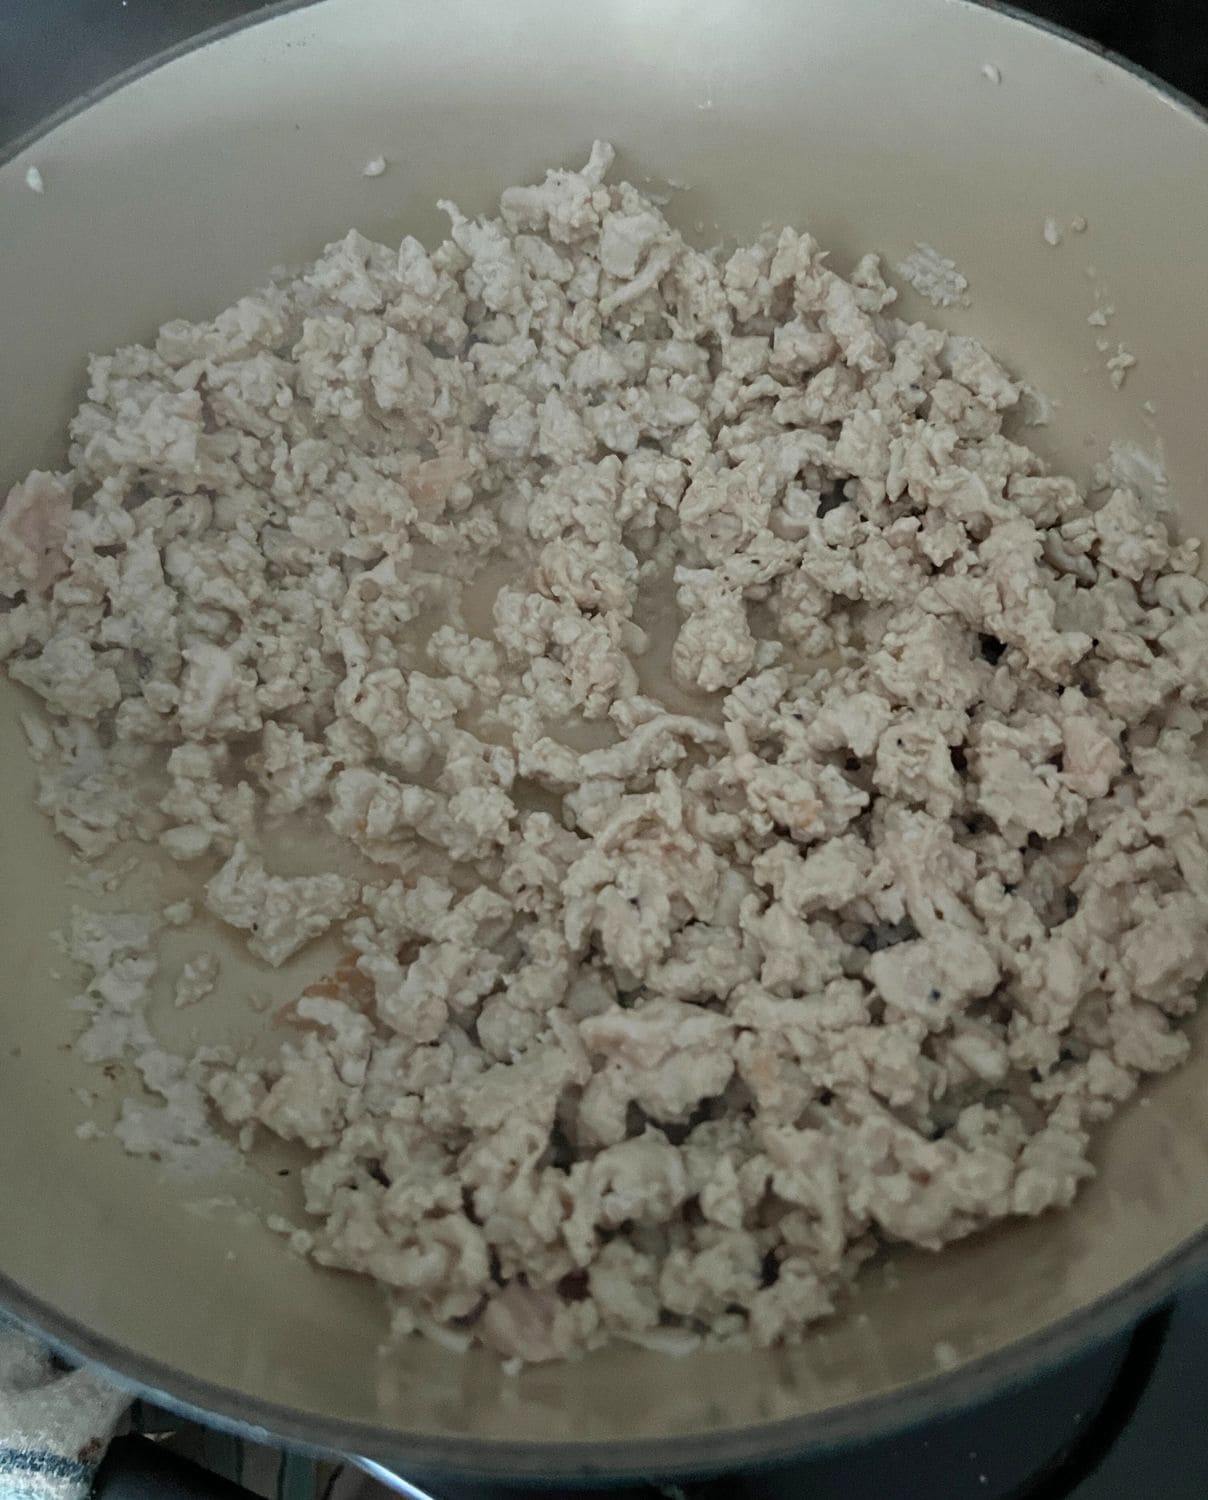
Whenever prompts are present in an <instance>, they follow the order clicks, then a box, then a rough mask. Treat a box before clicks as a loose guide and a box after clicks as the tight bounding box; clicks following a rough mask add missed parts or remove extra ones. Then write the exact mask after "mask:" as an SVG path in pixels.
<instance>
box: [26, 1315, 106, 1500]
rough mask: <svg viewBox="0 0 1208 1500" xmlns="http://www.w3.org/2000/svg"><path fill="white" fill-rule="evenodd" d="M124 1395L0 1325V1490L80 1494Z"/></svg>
mask: <svg viewBox="0 0 1208 1500" xmlns="http://www.w3.org/2000/svg"><path fill="white" fill-rule="evenodd" d="M129 1405H130V1397H129V1395H127V1394H126V1392H124V1391H119V1390H116V1389H115V1388H114V1387H113V1386H112V1385H110V1384H108V1383H107V1382H106V1381H103V1380H100V1379H98V1377H97V1376H95V1375H93V1374H92V1372H91V1371H89V1370H64V1369H61V1368H59V1367H58V1366H56V1365H55V1363H54V1361H53V1360H52V1359H51V1357H50V1355H49V1353H48V1352H47V1351H46V1349H45V1348H44V1347H43V1346H42V1345H41V1344H40V1343H38V1341H37V1340H36V1339H32V1338H30V1337H29V1335H28V1334H26V1333H24V1332H22V1331H21V1330H20V1329H17V1328H14V1327H12V1326H11V1325H8V1324H0V1497H3V1500H87V1496H88V1494H89V1491H90V1490H91V1489H92V1479H93V1475H94V1474H95V1472H96V1467H97V1465H98V1464H99V1463H100V1461H101V1459H102V1458H104V1456H105V1450H106V1448H107V1447H108V1445H109V1439H110V1438H111V1437H112V1436H113V1434H114V1431H115V1430H116V1428H117V1426H118V1424H119V1423H120V1422H121V1421H122V1419H123V1418H124V1416H125V1415H126V1411H127V1409H128V1407H129Z"/></svg>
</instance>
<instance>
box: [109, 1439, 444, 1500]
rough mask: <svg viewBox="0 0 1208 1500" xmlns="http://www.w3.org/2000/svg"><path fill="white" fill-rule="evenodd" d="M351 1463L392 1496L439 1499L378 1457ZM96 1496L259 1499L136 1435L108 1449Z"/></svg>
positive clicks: (118, 1499)
mask: <svg viewBox="0 0 1208 1500" xmlns="http://www.w3.org/2000/svg"><path fill="white" fill-rule="evenodd" d="M348 1462H349V1463H352V1464H355V1465H356V1466H357V1468H359V1469H361V1470H362V1471H363V1472H364V1473H366V1474H368V1475H370V1476H371V1477H372V1478H373V1479H376V1480H377V1482H378V1483H379V1484H380V1485H382V1486H383V1487H384V1488H385V1489H387V1490H390V1491H391V1492H392V1493H393V1494H396V1495H405V1496H407V1497H408V1500H436V1497H435V1496H434V1495H431V1494H429V1492H428V1491H427V1490H421V1489H420V1488H419V1486H418V1485H414V1484H410V1483H409V1482H408V1481H407V1480H405V1479H403V1478H402V1477H401V1476H400V1475H398V1474H396V1473H395V1472H394V1471H393V1470H392V1469H387V1468H386V1467H385V1465H383V1464H379V1463H375V1462H374V1460H373V1459H370V1458H350V1459H349V1460H348ZM92 1500H256V1497H255V1496H254V1495H253V1494H252V1492H251V1490H245V1489H244V1488H243V1487H242V1486H241V1485H238V1484H235V1483H233V1482H232V1481H231V1480H229V1479H223V1478H221V1477H220V1476H219V1475H217V1474H211V1473H210V1472H209V1470H208V1469H203V1468H202V1467H201V1466H200V1465H199V1464H195V1463H191V1462H190V1461H189V1460H188V1459H187V1458H181V1457H179V1455H177V1454H175V1453H170V1452H168V1451H166V1450H165V1449H164V1448H162V1447H161V1446H160V1445H159V1444H158V1443H153V1442H151V1441H150V1440H149V1439H148V1438H145V1437H137V1436H135V1435H134V1434H133V1433H131V1434H130V1435H128V1436H126V1437H120V1438H114V1440H113V1442H112V1443H110V1445H109V1452H108V1453H107V1454H106V1455H105V1460H104V1462H103V1463H102V1464H101V1467H100V1468H99V1469H98V1470H97V1476H96V1481H95V1483H94V1485H93V1490H92Z"/></svg>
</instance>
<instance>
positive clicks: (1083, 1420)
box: [0, 0, 1208, 1500]
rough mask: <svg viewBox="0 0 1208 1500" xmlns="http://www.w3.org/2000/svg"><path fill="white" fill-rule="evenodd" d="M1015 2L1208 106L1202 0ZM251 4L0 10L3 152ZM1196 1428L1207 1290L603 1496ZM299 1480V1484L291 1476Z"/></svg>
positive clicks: (1027, 1498)
mask: <svg viewBox="0 0 1208 1500" xmlns="http://www.w3.org/2000/svg"><path fill="white" fill-rule="evenodd" d="M500 3H506V0H500ZM1016 3H1017V5H1018V7H1019V8H1020V9H1023V10H1028V11H1031V12H1033V13H1034V14H1036V15H1038V16H1043V17H1045V18H1046V19H1049V20H1053V21H1057V22H1060V23H1062V24H1064V25H1066V26H1069V27H1070V28H1072V29H1073V30H1075V31H1078V32H1081V33H1082V34H1083V35H1086V36H1090V37H1093V38H1094V39H1095V40H1097V41H1098V42H1100V43H1101V44H1102V45H1104V46H1106V47H1109V48H1111V49H1112V50H1114V51H1116V52H1119V53H1121V54H1123V55H1124V56H1126V57H1128V58H1131V59H1132V60H1133V61H1134V62H1137V63H1139V64H1141V65H1142V66H1143V67H1146V68H1149V69H1150V70H1151V71H1153V72H1155V73H1157V74H1158V75H1159V76H1161V77H1163V78H1165V79H1166V80H1167V81H1169V82H1170V83H1172V84H1174V85H1175V86H1176V87H1177V88H1180V89H1182V90H1184V91H1185V92H1186V93H1189V94H1191V95H1192V96H1193V97H1196V98H1198V99H1200V100H1202V101H1204V102H1206V103H1208V27H1205V26H1204V24H1203V18H1202V0H1016ZM263 4H264V0H0V80H3V83H2V86H0V142H3V141H5V140H11V139H13V138H14V137H16V136H18V135H20V134H22V133H24V132H25V131H26V130H28V129H30V128H31V127H32V126H33V125H35V124H36V122H37V121H38V120H39V119H41V118H43V117H44V116H45V115H47V114H49V113H50V112H52V111H53V110H54V109H56V108H58V107H59V106H60V105H61V104H63V103H65V102H67V101H68V100H70V99H72V98H74V97H76V96H78V95H80V94H82V93H84V92H86V91H87V90H89V89H90V88H93V87H95V86H97V85H98V84H100V83H102V82H103V81H104V80H105V79H107V78H110V77H112V76H113V75H114V74H115V73H117V72H120V71H121V70H123V69H125V68H127V67H130V66H132V65H134V64H135V63H137V62H139V61H141V60H142V59H143V58H145V57H147V56H150V55H152V54H154V53H156V52H159V51H162V50H163V49H165V48H167V47H169V46H172V45H174V44H175V43H178V42H180V41H183V40H185V39H186V38H188V37H189V36H190V35H193V34H195V33H196V32H198V31H201V30H204V29H205V28H207V27H210V26H213V25H216V24H218V23H219V22H222V21H227V20H231V19H234V18H236V17H239V16H243V15H248V14H251V13H252V12H254V11H256V10H258V9H260V8H262V5H263ZM1206 1417H1208V1286H1205V1287H1197V1288H1194V1289H1191V1290H1189V1291H1188V1292H1186V1293H1185V1294H1184V1295H1183V1296H1182V1297H1181V1298H1179V1300H1178V1301H1177V1302H1176V1303H1175V1304H1173V1305H1172V1306H1170V1307H1168V1308H1164V1309H1162V1310H1160V1311H1159V1312H1157V1313H1155V1314H1154V1315H1153V1316H1152V1317H1150V1318H1148V1319H1147V1320H1146V1321H1145V1322H1143V1323H1142V1324H1140V1325H1139V1326H1138V1327H1137V1328H1136V1329H1134V1330H1133V1331H1132V1332H1131V1333H1129V1334H1127V1335H1125V1336H1123V1337H1120V1338H1117V1339H1115V1340H1113V1341H1111V1342H1110V1343H1108V1344H1105V1345H1102V1346H1100V1347H1098V1348H1096V1349H1094V1350H1092V1351H1090V1352H1088V1353H1085V1354H1083V1355H1082V1356H1081V1357H1079V1358H1078V1359H1076V1360H1074V1361H1072V1362H1071V1363H1069V1364H1067V1365H1065V1366H1063V1367H1062V1368H1060V1369H1057V1370H1055V1371H1050V1372H1048V1373H1046V1374H1044V1375H1042V1376H1040V1377H1038V1378H1035V1379H1033V1380H1031V1381H1030V1382H1029V1383H1027V1384H1026V1385H1024V1386H1021V1387H1019V1388H1017V1389H1014V1390H1012V1391H1009V1392H1007V1393H1006V1394H1004V1395H1001V1396H999V1397H997V1398H995V1399H994V1400H992V1401H990V1402H987V1403H984V1404H983V1405H980V1406H978V1407H976V1408H974V1409H971V1410H967V1411H964V1412H960V1413H957V1414H955V1415H952V1416H948V1417H945V1418H942V1419H940V1420H937V1421H934V1422H930V1423H927V1424H924V1425H922V1426H919V1427H916V1428H914V1429H912V1430H910V1431H908V1432H904V1433H899V1434H896V1435H894V1436H891V1437H888V1438H884V1439H880V1440H877V1441H875V1442H871V1443H866V1444H862V1445H860V1446H857V1447H851V1448H847V1449H844V1450H842V1451H840V1452H835V1453H831V1454H825V1455H821V1456H815V1457H812V1458H809V1459H807V1460H803V1461H801V1462H798V1463H794V1464H790V1465H787V1466H784V1467H782V1468H778V1469H775V1470H770V1471H765V1472H763V1473H759V1474H743V1475H730V1476H727V1477H725V1478H724V1479H715V1480H709V1481H691V1482H685V1483H682V1484H679V1485H676V1484H668V1483H660V1484H655V1483H649V1484H643V1485H631V1486H629V1487H626V1488H624V1489H621V1490H619V1491H616V1490H614V1491H613V1492H612V1493H613V1495H614V1496H619V1497H621V1500H627V1497H631V1500H651V1497H654V1496H659V1495H662V1496H668V1497H682V1500H790V1497H792V1500H806V1497H808V1500H966V1497H968V1500H1067V1497H1068V1500H1133V1497H1142V1496H1148V1495H1151V1494H1154V1495H1161V1496H1162V1500H1193V1497H1194V1500H1202V1497H1204V1496H1206V1495H1208V1421H1206V1420H1205V1418H1206ZM224 1441H226V1440H221V1439H220V1440H219V1441H218V1444H217V1450H216V1451H221V1443H222V1442H224ZM305 1462H307V1463H309V1461H305ZM214 1467H219V1465H218V1464H217V1463H216V1464H215V1465H214ZM295 1477H296V1478H298V1479H303V1480H305V1475H303V1474H302V1473H301V1472H300V1471H295ZM350 1478H351V1476H350V1475H345V1476H343V1481H340V1480H339V1479H338V1478H337V1476H329V1477H328V1478H327V1479H325V1480H324V1481H323V1484H322V1485H321V1486H318V1487H315V1488H310V1489H309V1490H308V1491H307V1490H304V1489H302V1488H297V1489H295V1488H294V1487H293V1486H292V1483H291V1479H290V1466H289V1462H288V1461H287V1462H286V1463H285V1464H283V1465H282V1467H281V1469H280V1472H279V1475H278V1477H277V1479H276V1480H275V1486H276V1489H277V1492H278V1494H279V1495H280V1496H282V1497H289V1496H291V1495H292V1494H294V1493H298V1494H302V1493H307V1492H309V1493H317V1492H321V1491H322V1490H323V1489H326V1490H327V1491H328V1492H329V1493H332V1494H335V1493H337V1492H338V1493H341V1494H344V1493H347V1494H348V1495H350V1496H351V1495H352V1494H353V1493H354V1491H355V1494H356V1496H357V1497H358V1500H369V1496H370V1495H371V1494H377V1495H385V1494H388V1493H390V1492H391V1491H390V1490H389V1489H387V1488H385V1487H384V1486H383V1487H381V1488H378V1487H376V1486H372V1485H369V1484H365V1485H355V1486H352V1485H349V1484H348V1483H347V1481H348V1480H349V1479H350ZM408 1478H409V1479H411V1480H412V1481H413V1482H414V1485H415V1488H414V1489H412V1490H410V1491H409V1493H411V1494H413V1495H415V1494H424V1493H427V1494H428V1495H430V1496H432V1497H433V1500H495V1497H497V1496H498V1497H503V1496H505V1495H510V1496H511V1497H512V1500H528V1497H529V1496H530V1495H531V1496H534V1497H535V1496H536V1495H538V1494H542V1495H544V1496H546V1497H548V1495H549V1494H550V1493H551V1492H550V1491H548V1490H545V1491H535V1490H534V1491H525V1490H517V1489H507V1490H504V1489H500V1488H498V1487H495V1486H489V1485H478V1484H466V1483H463V1482H460V1481H447V1480H444V1479H442V1478H440V1477H439V1476H433V1477H424V1476H419V1475H410V1476H408ZM395 1492H396V1493H398V1492H400V1491H398V1490H395ZM404 1492H406V1491H404ZM130 1493H134V1491H131V1492H130ZM140 1493H142V1492H140ZM145 1493H146V1494H148V1495H150V1494H159V1495H161V1496H164V1497H166V1496H168V1495H169V1494H170V1493H171V1487H170V1486H168V1485H167V1484H166V1482H165V1484H161V1485H157V1486H155V1487H154V1488H148V1489H147V1490H146V1491H145ZM179 1493H183V1491H180V1492H179ZM559 1493H560V1494H563V1495H565V1494H566V1491H565V1490H560V1491H559Z"/></svg>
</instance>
